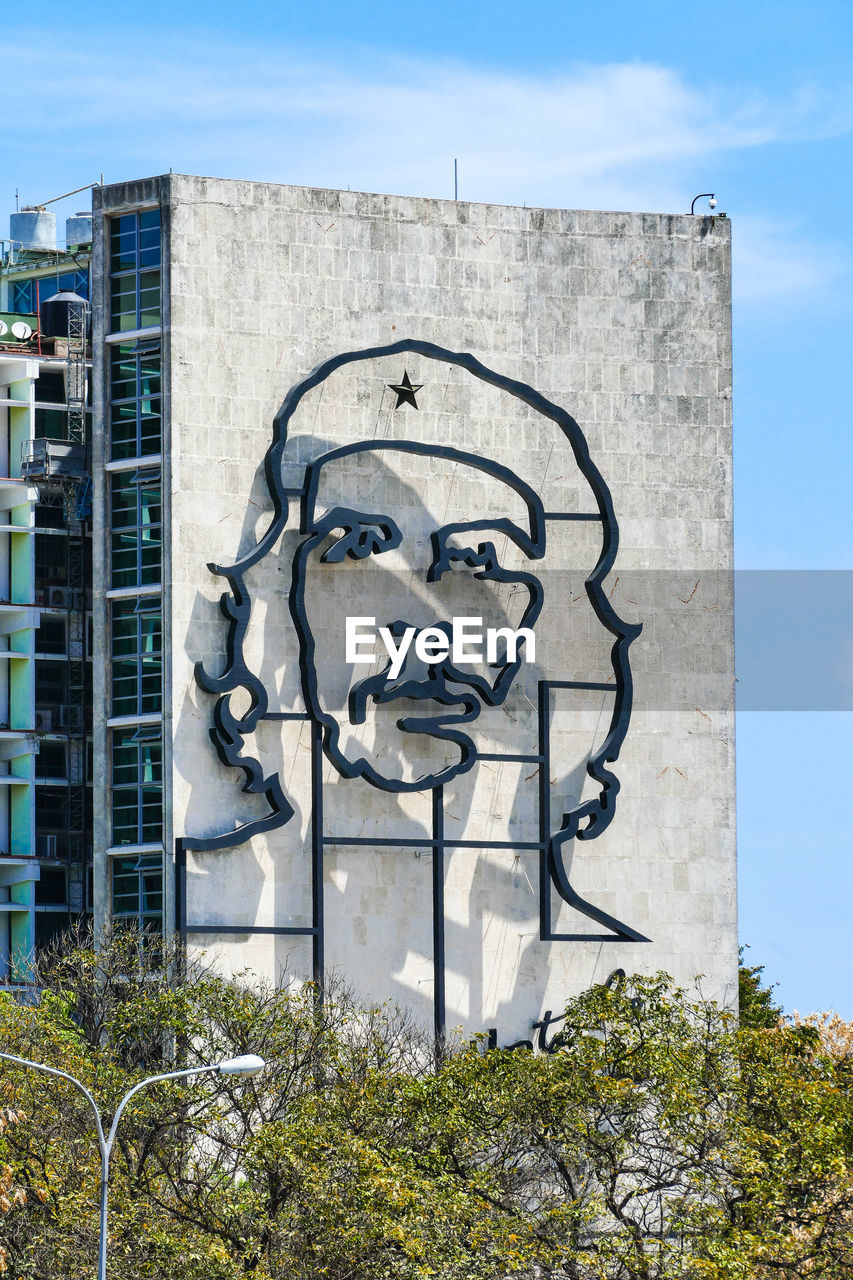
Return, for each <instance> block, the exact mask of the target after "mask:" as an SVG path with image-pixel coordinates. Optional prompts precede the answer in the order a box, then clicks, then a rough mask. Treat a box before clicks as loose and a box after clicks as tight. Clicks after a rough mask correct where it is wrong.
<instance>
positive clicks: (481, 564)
mask: <svg viewBox="0 0 853 1280" xmlns="http://www.w3.org/2000/svg"><path fill="white" fill-rule="evenodd" d="M494 567H495V549H494V546H493V545H492V543H491V542H481V543H480V545H479V547H478V548H477V550H476V551H475V550H474V548H473V547H443V548H442V550H441V553H440V555H439V557H438V559H437V560H436V562H435V564H434V565H433V567H432V569H431V570H430V573H429V581H430V582H438V580H439V579H440V578H441V577H442V575H443V574H445V573H448V572H450V573H467V574H470V575H471V576H473V577H475V578H476V577H481V576H482V575H483V573H484V572H487V571H488V570H490V569H493V568H494Z"/></svg>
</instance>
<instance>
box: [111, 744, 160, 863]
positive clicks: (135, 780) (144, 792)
mask: <svg viewBox="0 0 853 1280" xmlns="http://www.w3.org/2000/svg"><path fill="white" fill-rule="evenodd" d="M154 735H156V736H154ZM111 764H112V783H113V790H112V800H113V835H112V843H113V845H122V844H156V843H157V842H159V841H161V840H162V839H163V740H162V738H161V737H160V729H159V728H153V729H151V728H147V727H145V728H139V729H116V730H114V731H113V735H112V759H111Z"/></svg>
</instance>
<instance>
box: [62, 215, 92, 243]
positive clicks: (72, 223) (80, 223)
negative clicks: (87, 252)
mask: <svg viewBox="0 0 853 1280" xmlns="http://www.w3.org/2000/svg"><path fill="white" fill-rule="evenodd" d="M65 243H66V244H67V245H69V246H70V245H72V244H91V243H92V215H91V213H85V212H84V213H75V215H74V217H73V218H66V220H65Z"/></svg>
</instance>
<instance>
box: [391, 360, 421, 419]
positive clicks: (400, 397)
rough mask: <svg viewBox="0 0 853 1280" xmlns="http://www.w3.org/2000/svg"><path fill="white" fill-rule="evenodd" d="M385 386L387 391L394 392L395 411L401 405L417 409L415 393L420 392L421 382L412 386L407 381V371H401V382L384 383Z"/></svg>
mask: <svg viewBox="0 0 853 1280" xmlns="http://www.w3.org/2000/svg"><path fill="white" fill-rule="evenodd" d="M385 385H386V386H387V387H388V388H389V390H391V391H396V393H397V403H396V404H395V405H394V408H395V410H396V409H399V408H400V405H401V404H410V405H411V406H412V408H413V409H417V407H418V402H417V400H416V399H415V392H416V391H420V389H421V387H422V386H423V385H424V384H423V383H422V382H416V383H415V384H414V386H412V383H411V382H410V381H409V373H408V370H404V371H403V381H402V382H399V383H394V382H386V384H385Z"/></svg>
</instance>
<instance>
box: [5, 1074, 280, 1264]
mask: <svg viewBox="0 0 853 1280" xmlns="http://www.w3.org/2000/svg"><path fill="white" fill-rule="evenodd" d="M0 1058H2V1059H3V1060H4V1061H5V1062H16V1063H17V1064H18V1066H21V1067H31V1068H32V1069H33V1070H34V1071H43V1072H45V1074H46V1075H49V1076H57V1077H58V1078H59V1079H60V1080H70V1081H71V1083H72V1084H73V1085H74V1086H75V1088H77V1089H79V1090H80V1092H81V1093H82V1094H83V1097H84V1098H85V1099H86V1101H87V1102H88V1104H89V1106H90V1107H91V1109H92V1115H93V1116H94V1117H95V1128H96V1129H97V1133H98V1146H99V1147H100V1149H101V1196H100V1199H101V1220H100V1231H99V1235H98V1280H107V1198H108V1195H109V1185H110V1156H111V1154H112V1149H113V1143H114V1141H115V1136H116V1130H117V1129H118V1122H119V1120H120V1119H121V1114H122V1112H123V1111H124V1109H125V1107H126V1106H127V1104H128V1102H129V1101H130V1099H131V1098H132V1097H133V1095H134V1094H135V1093H138V1092H139V1090H140V1089H144V1088H145V1086H146V1085H148V1084H157V1082H158V1081H160V1080H180V1079H182V1078H183V1077H186V1076H199V1075H206V1074H208V1073H209V1072H212V1071H216V1072H218V1073H219V1075H223V1076H244V1077H248V1076H256V1075H257V1074H258V1072H259V1071H262V1070H263V1069H264V1067H265V1066H266V1063H265V1062H264V1060H263V1058H259V1057H258V1055H257V1054H256V1053H244V1054H242V1055H241V1056H240V1057H239V1058H227V1059H226V1060H225V1061H224V1062H218V1063H215V1064H213V1065H210V1066H204V1067H190V1068H189V1069H188V1070H186V1071H164V1072H163V1073H162V1075H157V1076H149V1077H148V1079H147V1080H140V1081H139V1083H138V1084H135V1085H134V1086H133V1088H132V1089H129V1090H128V1091H127V1093H126V1094H125V1095H124V1097H123V1098H122V1100H121V1102H120V1103H119V1104H118V1107H117V1108H116V1113H115V1115H114V1116H113V1122H112V1124H111V1125H110V1131H109V1133H108V1134H107V1135H106V1137H104V1126H103V1123H102V1121H101V1113H100V1111H99V1110H98V1104H97V1103H96V1102H95V1099H94V1098H93V1097H92V1095H91V1093H90V1092H89V1090H88V1089H87V1088H86V1086H85V1085H84V1084H81V1082H80V1081H79V1080H77V1079H75V1077H74V1076H70V1075H69V1074H68V1072H67V1071H57V1069H56V1068H55V1067H46V1066H45V1065H44V1064H43V1063H41V1062H30V1060H29V1059H28V1058H18V1057H16V1056H15V1055H14V1054H12V1053H0Z"/></svg>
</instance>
